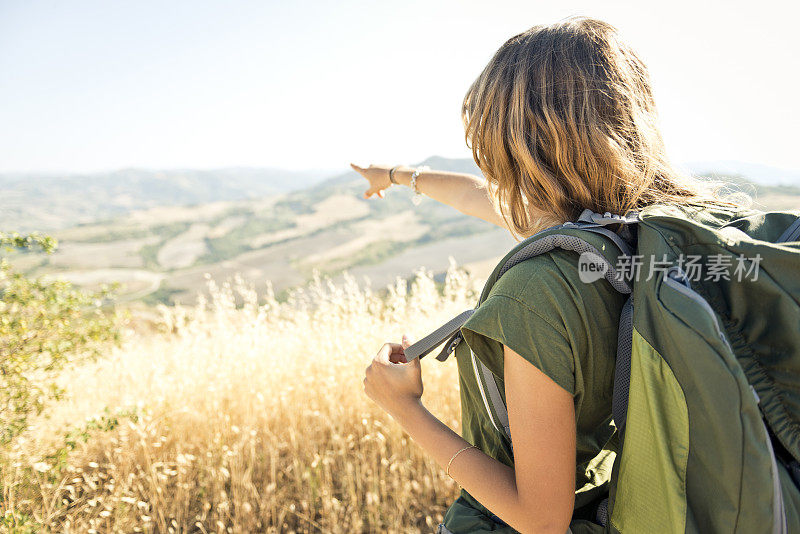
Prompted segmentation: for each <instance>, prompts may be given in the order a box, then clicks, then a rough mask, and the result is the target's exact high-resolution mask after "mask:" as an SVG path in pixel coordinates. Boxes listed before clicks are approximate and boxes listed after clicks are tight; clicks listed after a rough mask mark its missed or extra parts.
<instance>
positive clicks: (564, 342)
mask: <svg viewBox="0 0 800 534" xmlns="http://www.w3.org/2000/svg"><path fill="white" fill-rule="evenodd" d="M526 263H530V262H523V263H522V264H520V265H517V266H514V267H512V268H511V269H509V271H508V272H507V273H506V274H505V275H503V277H501V278H500V280H499V281H498V282H497V283H496V284H495V285H494V286H493V287H492V290H491V291H490V292H489V295H488V297H487V298H486V300H485V301H484V302H483V303H481V305H480V306H479V307H478V308H477V310H476V311H475V313H473V314H472V316H471V317H470V318H469V319H468V320H467V321H466V322H465V323H464V325H463V326H462V327H461V332H462V335H463V337H464V341H466V343H467V344H468V345H469V347H470V349H472V352H473V353H474V354H475V357H476V358H478V359H480V360H481V361H482V362H483V363H484V364H485V365H486V366H487V367H488V368H489V369H490V370H491V371H492V372H493V373H494V374H495V375H496V376H500V377H502V376H503V345H506V346H508V347H509V348H511V349H512V350H513V351H514V352H516V353H518V354H519V355H520V356H522V357H523V358H525V359H526V360H528V361H529V362H531V363H532V364H533V365H535V366H536V367H537V368H538V369H539V370H541V371H542V372H543V373H544V374H546V375H547V376H548V377H549V378H550V379H552V380H553V381H554V382H555V383H556V384H558V385H559V386H561V387H562V388H564V389H565V390H566V391H568V392H569V393H570V394H571V395H574V394H575V360H574V354H573V348H572V346H571V344H570V341H569V339H568V336H567V332H566V329H565V328H564V325H563V320H562V319H561V314H560V313H559V311H558V310H555V309H553V307H554V305H557V304H556V303H558V301H559V297H562V298H563V297H566V298H569V296H568V295H557V294H554V292H553V287H552V286H551V287H548V285H546V284H539V283H536V281H538V282H541V281H542V279H541V274H542V273H541V272H535V273H534V272H531V270H532V269H534V270H535V269H536V266H532V265H530V264H529V265H527V266H526V265H524V264H526ZM532 280H533V282H531V283H528V282H530V281H532ZM555 287H556V291H557V288H558V285H557V284H556V286H555ZM537 307H538V308H539V309H537ZM559 323H560V324H559Z"/></svg>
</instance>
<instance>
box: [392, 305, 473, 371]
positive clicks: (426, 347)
mask: <svg viewBox="0 0 800 534" xmlns="http://www.w3.org/2000/svg"><path fill="white" fill-rule="evenodd" d="M473 313H475V310H474V309H472V310H466V311H463V312H461V313H459V314H458V315H456V316H455V317H453V318H452V319H450V320H449V321H447V322H446V323H445V324H443V325H442V326H440V327H439V328H437V329H436V330H434V331H433V332H431V333H430V334H428V335H427V336H425V337H423V338H422V339H420V340H419V341H417V342H416V343H414V344H412V345H411V346H409V347H408V348H406V350H405V351H404V352H405V355H406V362H410V361H411V360H413V359H414V358H422V357H423V356H425V355H426V354H428V353H429V352H430V351H432V350H433V349H435V348H436V347H438V346H439V345H440V344H441V343H442V342H443V341H444V340H446V339H448V338H450V339H449V340H448V343H447V344H445V346H444V349H443V350H442V352H441V353H440V354H439V356H437V359H438V360H440V361H444V360H445V359H447V356H448V355H449V354H450V353H451V352H452V351H453V349H454V348H455V347H456V345H458V343H459V341H461V338H460V336H457V334H458V333H459V331H460V330H461V325H463V324H464V323H465V322H466V320H467V319H469V317H470V316H471V315H472V314H473ZM454 334H456V335H454ZM445 351H446V352H445ZM442 355H444V358H442Z"/></svg>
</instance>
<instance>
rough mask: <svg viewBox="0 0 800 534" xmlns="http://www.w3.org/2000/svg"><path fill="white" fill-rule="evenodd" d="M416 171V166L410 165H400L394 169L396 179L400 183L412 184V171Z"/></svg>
mask: <svg viewBox="0 0 800 534" xmlns="http://www.w3.org/2000/svg"><path fill="white" fill-rule="evenodd" d="M412 172H414V167H410V166H408V165H398V167H397V168H396V169H395V171H394V181H395V183H397V184H398V185H405V186H409V185H411V173H412Z"/></svg>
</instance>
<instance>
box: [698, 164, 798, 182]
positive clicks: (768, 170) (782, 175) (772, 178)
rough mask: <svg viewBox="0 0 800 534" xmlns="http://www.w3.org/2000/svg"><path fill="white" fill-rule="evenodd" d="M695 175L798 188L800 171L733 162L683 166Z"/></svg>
mask: <svg viewBox="0 0 800 534" xmlns="http://www.w3.org/2000/svg"><path fill="white" fill-rule="evenodd" d="M685 166H686V167H687V168H688V170H689V172H691V173H692V174H696V175H709V174H721V175H726V176H738V177H741V178H744V179H745V180H746V181H748V182H753V183H756V184H759V185H789V186H796V187H800V171H797V170H791V169H780V168H778V167H770V166H769V165H762V164H760V163H748V162H744V161H735V160H707V161H690V162H689V163H687V164H686V165H685Z"/></svg>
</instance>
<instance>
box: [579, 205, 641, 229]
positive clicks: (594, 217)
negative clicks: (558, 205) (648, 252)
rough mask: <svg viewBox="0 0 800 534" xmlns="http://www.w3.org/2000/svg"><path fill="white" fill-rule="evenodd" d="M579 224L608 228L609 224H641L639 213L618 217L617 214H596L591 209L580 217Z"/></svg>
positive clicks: (586, 210) (584, 211) (634, 212)
mask: <svg viewBox="0 0 800 534" xmlns="http://www.w3.org/2000/svg"><path fill="white" fill-rule="evenodd" d="M578 222H586V223H593V224H599V225H600V226H606V225H609V224H636V223H637V222H639V212H637V211H632V212H629V213H628V214H626V215H618V214H616V213H611V212H608V211H607V212H605V213H602V214H601V213H595V212H594V211H592V210H590V209H585V210H583V212H581V214H580V216H579V217H578Z"/></svg>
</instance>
